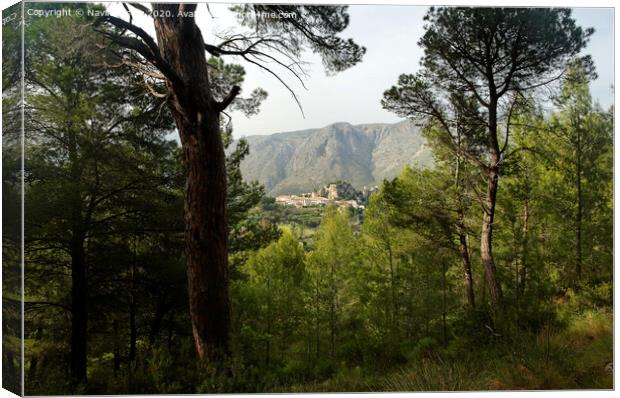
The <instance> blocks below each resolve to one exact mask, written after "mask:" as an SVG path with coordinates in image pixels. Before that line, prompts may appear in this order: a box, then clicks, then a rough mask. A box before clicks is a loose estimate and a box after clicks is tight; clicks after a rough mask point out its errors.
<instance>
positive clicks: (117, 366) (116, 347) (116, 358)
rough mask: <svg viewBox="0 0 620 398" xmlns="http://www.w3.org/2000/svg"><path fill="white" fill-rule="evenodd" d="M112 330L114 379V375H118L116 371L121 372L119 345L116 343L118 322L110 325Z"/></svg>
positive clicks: (115, 321)
mask: <svg viewBox="0 0 620 398" xmlns="http://www.w3.org/2000/svg"><path fill="white" fill-rule="evenodd" d="M112 325H113V326H112V328H113V331H114V359H113V364H114V376H115V377H116V375H117V374H118V371H119V370H121V349H120V347H119V343H118V340H119V338H118V320H116V319H115V320H114V322H113V324H112Z"/></svg>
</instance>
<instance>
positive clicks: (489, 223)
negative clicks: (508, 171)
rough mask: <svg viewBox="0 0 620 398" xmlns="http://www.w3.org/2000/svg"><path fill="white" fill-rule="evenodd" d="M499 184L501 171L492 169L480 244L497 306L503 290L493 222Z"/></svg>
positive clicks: (493, 299)
mask: <svg viewBox="0 0 620 398" xmlns="http://www.w3.org/2000/svg"><path fill="white" fill-rule="evenodd" d="M498 182H499V170H498V168H497V167H491V168H490V169H489V174H488V186H487V196H486V198H485V201H484V209H483V217H482V237H481V242H480V256H481V257H482V264H483V266H484V269H485V271H486V282H487V285H488V287H489V296H490V298H491V302H492V303H493V305H495V306H499V305H500V304H501V302H502V289H501V286H500V285H499V281H498V279H497V270H496V268H495V261H494V260H493V220H494V218H495V203H496V199H497V188H498Z"/></svg>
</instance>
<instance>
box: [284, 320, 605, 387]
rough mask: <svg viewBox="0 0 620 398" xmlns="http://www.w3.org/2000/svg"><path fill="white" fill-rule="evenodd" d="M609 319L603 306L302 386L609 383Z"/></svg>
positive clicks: (602, 385) (345, 370) (595, 384)
mask: <svg viewBox="0 0 620 398" xmlns="http://www.w3.org/2000/svg"><path fill="white" fill-rule="evenodd" d="M612 338H613V321H612V315H611V313H610V312H608V311H596V312H593V311H589V312H586V313H584V314H581V315H576V316H574V318H573V319H571V320H570V321H569V324H568V326H567V327H566V328H563V329H562V330H553V329H551V328H546V329H544V330H543V331H541V332H540V333H538V334H535V335H529V336H520V337H519V338H518V339H517V340H515V341H514V342H513V343H512V344H509V345H505V346H503V347H502V346H501V345H498V346H497V347H486V348H483V349H480V350H477V351H472V350H468V349H466V348H461V349H458V348H457V349H455V348H454V347H448V348H446V349H440V350H436V351H435V352H432V353H427V354H426V355H425V356H424V357H420V358H417V359H414V360H412V361H410V362H409V363H408V364H407V365H405V366H403V367H402V368H400V369H398V370H394V371H391V372H389V373H387V374H384V375H373V374H370V373H369V374H365V373H366V372H364V371H363V370H362V369H359V368H354V369H343V370H341V371H340V372H339V373H338V374H337V375H335V376H334V377H332V378H331V379H329V380H326V381H324V382H322V383H313V384H305V385H293V386H286V387H283V388H282V389H281V391H282V392H304V391H326V392H327V391H467V390H546V389H611V388H613V373H612V370H611V366H612V365H611V363H612V361H613V350H612V347H613V345H612Z"/></svg>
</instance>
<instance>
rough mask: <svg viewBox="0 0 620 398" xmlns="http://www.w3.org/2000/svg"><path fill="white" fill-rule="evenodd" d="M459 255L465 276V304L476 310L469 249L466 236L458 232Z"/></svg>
mask: <svg viewBox="0 0 620 398" xmlns="http://www.w3.org/2000/svg"><path fill="white" fill-rule="evenodd" d="M459 253H460V254H461V258H462V260H463V272H464V274H465V290H466V291H467V304H468V305H469V307H470V308H476V300H475V298H474V277H473V275H472V272H471V259H470V257H469V247H468V245H467V235H466V234H465V233H463V232H459Z"/></svg>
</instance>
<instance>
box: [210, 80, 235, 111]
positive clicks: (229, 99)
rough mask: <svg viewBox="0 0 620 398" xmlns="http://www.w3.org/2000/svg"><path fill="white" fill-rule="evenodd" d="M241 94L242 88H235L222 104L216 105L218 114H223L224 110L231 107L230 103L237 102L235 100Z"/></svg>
mask: <svg viewBox="0 0 620 398" xmlns="http://www.w3.org/2000/svg"><path fill="white" fill-rule="evenodd" d="M240 92H241V87H239V86H233V88H232V89H231V90H230V93H228V95H227V96H226V97H225V98H224V99H223V100H222V101H221V102H217V103H216V108H217V110H218V112H221V111H223V110H224V109H226V108H227V107H228V105H230V103H231V102H233V101H234V100H235V98H236V97H237V95H238V94H239V93H240Z"/></svg>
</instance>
